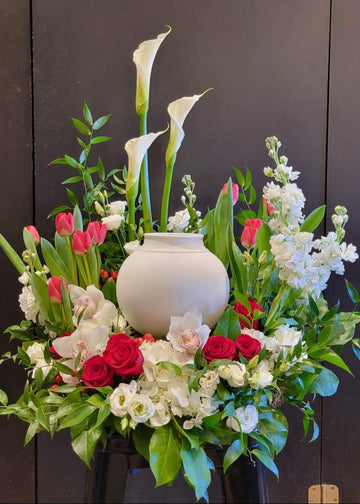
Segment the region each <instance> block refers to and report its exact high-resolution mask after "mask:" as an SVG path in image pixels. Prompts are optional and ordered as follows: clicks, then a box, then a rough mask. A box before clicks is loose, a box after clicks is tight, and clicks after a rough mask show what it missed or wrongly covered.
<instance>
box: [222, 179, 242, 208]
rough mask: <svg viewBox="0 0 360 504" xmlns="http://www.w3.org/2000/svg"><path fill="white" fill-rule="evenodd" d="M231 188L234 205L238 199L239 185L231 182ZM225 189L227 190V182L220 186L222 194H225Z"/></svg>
mask: <svg viewBox="0 0 360 504" xmlns="http://www.w3.org/2000/svg"><path fill="white" fill-rule="evenodd" d="M231 189H232V200H233V205H235V204H236V203H237V202H238V199H239V186H238V185H237V184H235V183H234V182H233V183H232V184H231ZM226 190H227V184H224V186H223V188H222V192H223V194H226Z"/></svg>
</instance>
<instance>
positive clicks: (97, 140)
mask: <svg viewBox="0 0 360 504" xmlns="http://www.w3.org/2000/svg"><path fill="white" fill-rule="evenodd" d="M111 138H112V137H107V136H98V137H93V138H92V139H91V140H90V143H91V144H92V145H93V144H99V143H103V142H108V141H109V140H111Z"/></svg>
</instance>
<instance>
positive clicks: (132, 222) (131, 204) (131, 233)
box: [128, 199, 135, 242]
mask: <svg viewBox="0 0 360 504" xmlns="http://www.w3.org/2000/svg"><path fill="white" fill-rule="evenodd" d="M128 219H129V220H128V227H129V242H130V241H134V240H135V229H132V226H135V199H131V200H128Z"/></svg>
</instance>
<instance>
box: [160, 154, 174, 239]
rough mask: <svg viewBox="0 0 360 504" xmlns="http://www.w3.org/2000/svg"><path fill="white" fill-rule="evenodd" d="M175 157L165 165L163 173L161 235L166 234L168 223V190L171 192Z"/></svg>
mask: <svg viewBox="0 0 360 504" xmlns="http://www.w3.org/2000/svg"><path fill="white" fill-rule="evenodd" d="M175 159H176V155H175V156H173V157H172V158H171V159H170V160H169V162H168V164H167V165H166V173H165V182H164V190H163V196H162V202H161V218H160V231H161V232H162V233H165V232H166V227H167V221H168V212H169V200H170V190H171V182H172V176H173V171H174V165H175Z"/></svg>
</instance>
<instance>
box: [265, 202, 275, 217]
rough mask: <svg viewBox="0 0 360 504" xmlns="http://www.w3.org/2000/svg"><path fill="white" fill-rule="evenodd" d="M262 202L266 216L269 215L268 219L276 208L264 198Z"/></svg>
mask: <svg viewBox="0 0 360 504" xmlns="http://www.w3.org/2000/svg"><path fill="white" fill-rule="evenodd" d="M263 202H264V204H266V211H267V213H268V215H270V217H271V216H272V215H273V213H274V212H275V210H276V208H275V207H274V206H273V205H272V204H271V203H269V202H268V200H267V199H266V198H263Z"/></svg>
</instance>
